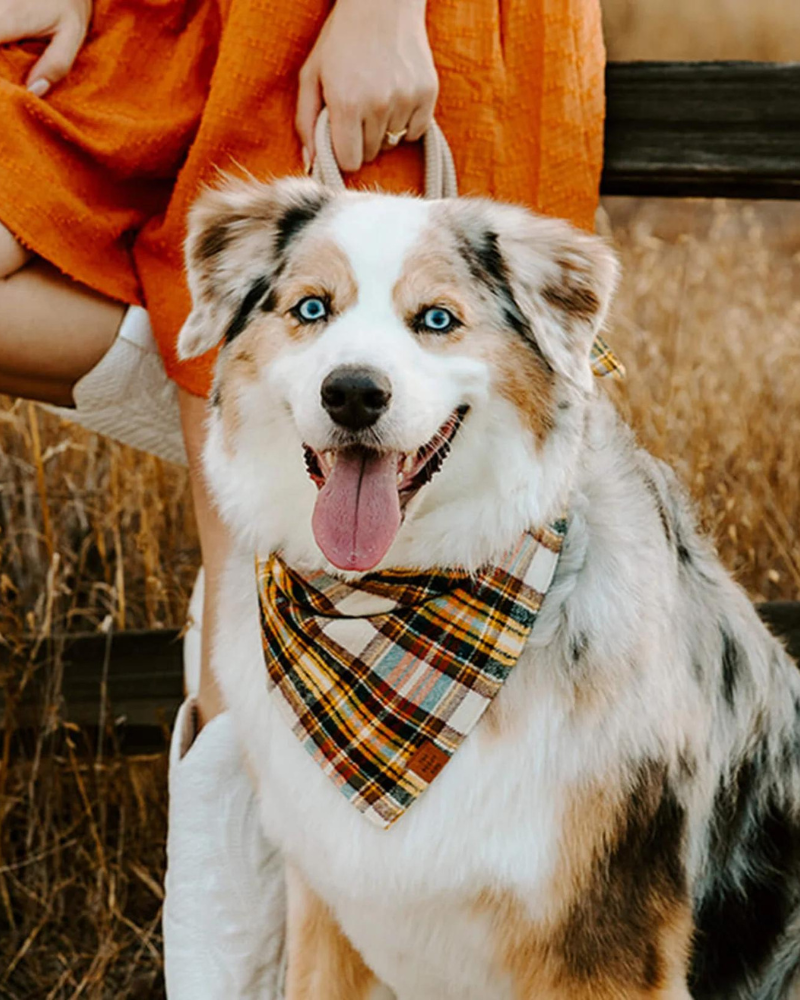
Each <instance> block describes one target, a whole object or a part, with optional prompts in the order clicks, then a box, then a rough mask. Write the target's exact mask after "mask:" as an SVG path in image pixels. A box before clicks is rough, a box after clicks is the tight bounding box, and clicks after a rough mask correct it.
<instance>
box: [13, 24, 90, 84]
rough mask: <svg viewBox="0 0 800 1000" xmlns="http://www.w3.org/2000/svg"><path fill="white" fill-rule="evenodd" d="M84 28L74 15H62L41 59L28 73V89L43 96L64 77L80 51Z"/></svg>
mask: <svg viewBox="0 0 800 1000" xmlns="http://www.w3.org/2000/svg"><path fill="white" fill-rule="evenodd" d="M86 29H87V25H86V24H84V23H83V22H82V21H81V19H80V18H78V17H76V16H74V15H65V16H64V18H63V20H62V21H60V22H59V24H58V27H57V28H56V29H55V31H54V33H53V37H52V40H51V41H50V44H49V45H48V46H47V48H46V49H45V51H44V53H43V54H42V57H41V59H40V60H39V61H38V62H37V63H36V65H35V66H34V67H33V69H32V70H31V71H30V73H29V74H28V80H27V87H28V90H30V91H32V92H33V93H34V94H36V95H37V96H38V97H44V95H45V94H46V93H47V91H48V90H49V89H50V87H52V86H53V84H55V83H58V81H59V80H63V79H64V77H65V76H66V75H67V73H69V71H70V70H71V69H72V64H73V63H74V62H75V57H76V56H77V54H78V52H79V51H80V47H81V45H82V44H83V40H84V38H85V37H86Z"/></svg>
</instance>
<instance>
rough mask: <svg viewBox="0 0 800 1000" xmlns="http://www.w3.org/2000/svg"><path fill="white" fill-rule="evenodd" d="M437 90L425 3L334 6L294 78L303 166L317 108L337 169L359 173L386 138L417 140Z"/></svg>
mask: <svg viewBox="0 0 800 1000" xmlns="http://www.w3.org/2000/svg"><path fill="white" fill-rule="evenodd" d="M438 90H439V81H438V77H437V75H436V69H435V67H434V65H433V54H432V53H431V47H430V44H429V43H428V36H427V32H426V30H425V0H338V2H337V3H336V5H335V7H334V8H333V10H332V11H331V13H330V15H329V17H328V20H327V21H326V22H325V25H324V27H323V29H322V31H321V32H320V34H319V38H318V39H317V43H316V45H315V46H314V48H313V49H312V50H311V54H310V55H309V57H308V59H307V60H306V62H305V65H304V66H303V68H302V70H301V71H300V89H299V94H298V99H297V120H296V126H297V131H298V133H299V135H300V139H301V140H302V143H303V148H304V150H305V155H306V158H307V160H308V161H310V160H311V159H313V156H314V123H315V122H316V120H317V116H318V115H319V112H320V109H321V108H322V107H323V106H325V105H327V108H328V112H329V114H330V120H331V136H332V139H333V149H334V152H335V153H336V159H337V160H338V161H339V166H340V167H341V168H342V170H348V171H350V170H358V168H359V167H360V166H361V165H362V163H369V162H370V161H371V160H374V159H375V157H376V156H377V155H378V152H379V151H380V149H381V146H382V145H383V144H384V140H385V138H386V134H387V132H394V133H401V132H403V130H406V129H407V133H406V135H405V138H406V139H408V140H409V141H412V142H413V141H414V140H416V139H419V138H420V137H421V136H422V135H423V133H424V132H425V130H426V129H427V127H428V125H429V124H430V121H431V119H432V118H433V109H434V106H435V104H436V98H437V95H438Z"/></svg>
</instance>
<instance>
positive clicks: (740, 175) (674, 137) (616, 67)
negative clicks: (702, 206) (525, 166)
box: [602, 62, 800, 198]
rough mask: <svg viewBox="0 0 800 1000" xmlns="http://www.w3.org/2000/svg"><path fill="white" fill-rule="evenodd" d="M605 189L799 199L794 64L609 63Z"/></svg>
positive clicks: (798, 101)
mask: <svg viewBox="0 0 800 1000" xmlns="http://www.w3.org/2000/svg"><path fill="white" fill-rule="evenodd" d="M606 87H607V102H608V104H607V121H606V152H605V169H604V171H603V180H602V192H603V194H608V195H639V196H655V195H658V196H666V197H681V198H683V197H702V198H714V197H731V198H800V63H749V62H695V63H669V62H640V63H610V64H609V66H608V70H607V74H606Z"/></svg>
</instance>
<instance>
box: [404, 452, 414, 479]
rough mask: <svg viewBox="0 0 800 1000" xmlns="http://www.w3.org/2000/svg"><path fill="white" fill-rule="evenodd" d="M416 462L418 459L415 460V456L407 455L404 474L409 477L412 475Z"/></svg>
mask: <svg viewBox="0 0 800 1000" xmlns="http://www.w3.org/2000/svg"><path fill="white" fill-rule="evenodd" d="M415 461H416V459H415V456H414V455H406V457H405V460H404V462H403V474H404V475H406V476H408V475H410V474H411V471H412V469H413V468H414V463H415Z"/></svg>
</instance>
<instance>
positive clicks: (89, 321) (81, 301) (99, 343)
mask: <svg viewBox="0 0 800 1000" xmlns="http://www.w3.org/2000/svg"><path fill="white" fill-rule="evenodd" d="M124 312H125V307H124V306H123V305H121V304H120V303H118V302H114V301H112V300H111V299H107V298H105V297H104V296H102V295H99V294H98V293H97V292H93V291H92V290H91V289H89V288H86V287H85V286H84V285H80V284H78V283H77V282H75V281H72V280H71V279H69V278H67V277H65V276H64V275H63V274H60V273H59V272H58V271H57V270H56V269H55V268H54V267H52V266H51V265H50V264H47V263H45V262H44V261H42V260H38V259H37V260H34V261H32V262H31V263H30V264H29V265H28V266H27V267H25V268H24V269H23V270H21V271H18V272H17V273H15V274H12V275H11V276H10V277H9V278H5V279H3V280H1V281H0V392H4V393H6V394H9V395H25V396H28V397H29V398H30V397H31V394H32V393H34V392H35V393H37V395H35V396H34V397H33V398H36V399H41V400H42V401H44V402H54V403H61V404H63V403H68V402H69V401H70V399H71V391H72V386H73V385H74V384H75V383H76V382H77V381H78V379H79V378H81V377H82V376H83V375H85V374H86V372H88V371H90V370H91V369H92V368H93V367H94V366H95V365H96V364H97V362H98V361H99V360H100V359H101V358H102V357H103V355H104V354H105V353H106V351H107V350H108V349H109V347H110V346H111V344H112V343H113V341H114V337H115V336H116V333H117V330H118V329H119V325H120V322H121V321H122V317H123V315H124ZM37 387H38V388H37Z"/></svg>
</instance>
